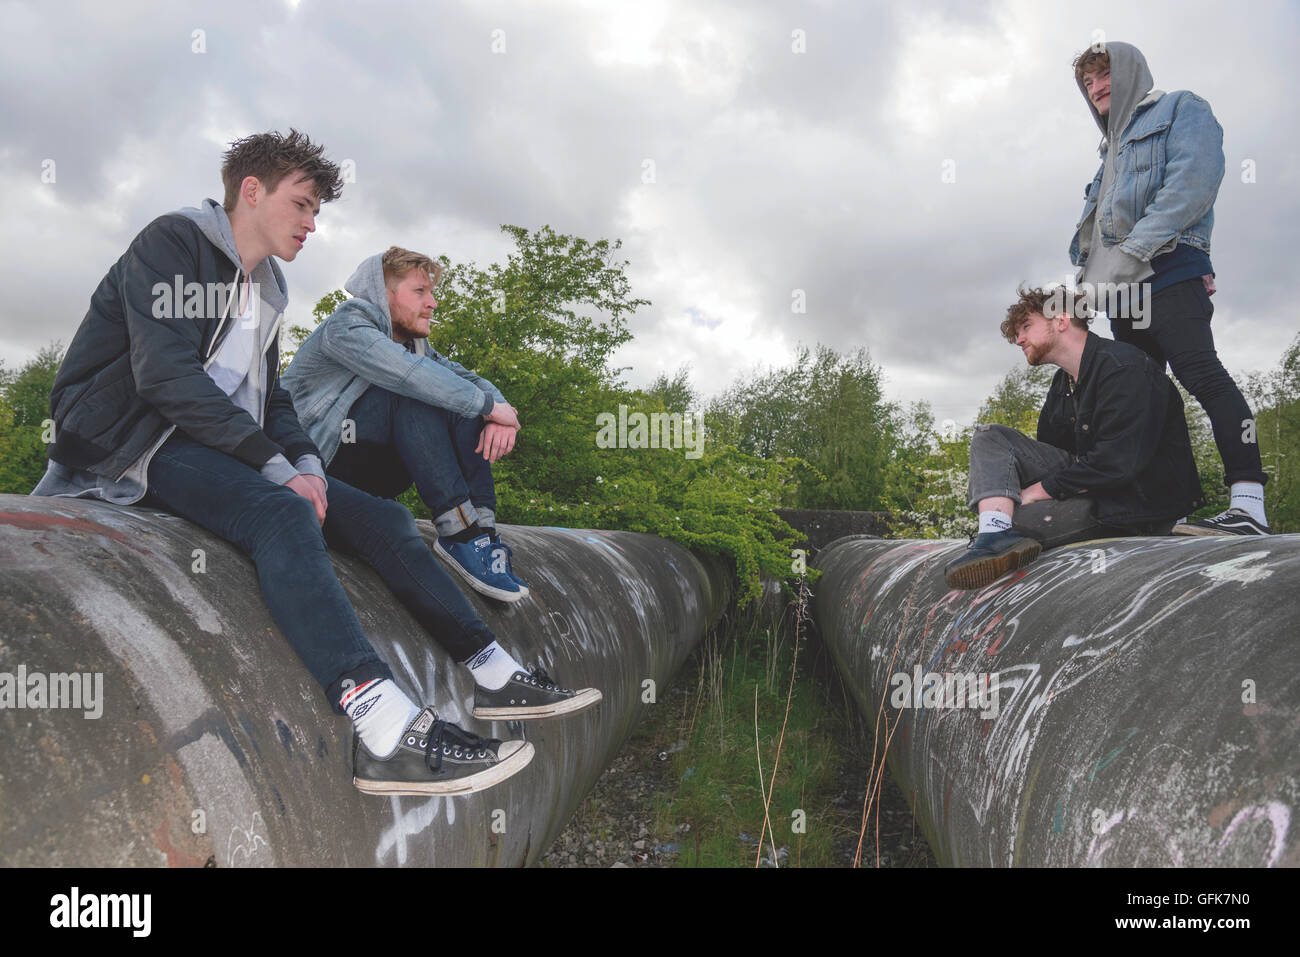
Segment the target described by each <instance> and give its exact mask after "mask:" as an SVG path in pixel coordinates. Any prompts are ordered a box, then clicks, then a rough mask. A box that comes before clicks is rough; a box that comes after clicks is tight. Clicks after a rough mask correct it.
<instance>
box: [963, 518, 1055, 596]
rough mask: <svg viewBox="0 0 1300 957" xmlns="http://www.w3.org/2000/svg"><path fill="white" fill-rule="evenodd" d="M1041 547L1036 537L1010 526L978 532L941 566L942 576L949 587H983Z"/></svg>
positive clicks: (1025, 561) (1019, 565)
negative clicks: (1023, 533) (955, 556)
mask: <svg viewBox="0 0 1300 957" xmlns="http://www.w3.org/2000/svg"><path fill="white" fill-rule="evenodd" d="M1042 550H1043V546H1042V545H1041V544H1040V543H1039V542H1038V541H1037V540H1036V539H1033V538H1029V537H1028V536H1027V535H1021V534H1020V533H1019V532H1017V531H1014V530H1012V529H1007V530H1006V531H1002V532H981V533H980V534H979V535H976V536H974V537H973V538H972V539H971V540H970V545H968V546H967V547H966V551H964V552H962V553H961V555H959V556H958V557H957V558H954V559H953V560H952V561H950V562H949V563H948V564H947V565H945V566H944V569H943V580H944V581H945V582H946V583H947V585H948V587H949V588H984V587H985V586H986V585H992V584H993V583H994V582H995V581H997V580H998V579H999V578H1001V577H1002V576H1003V575H1005V574H1006V573H1007V572H1012V571H1015V570H1016V569H1017V568H1024V567H1025V566H1026V565H1028V564H1029V563H1030V562H1032V561H1033V560H1034V559H1035V558H1037V557H1038V553H1039V552H1041V551H1042Z"/></svg>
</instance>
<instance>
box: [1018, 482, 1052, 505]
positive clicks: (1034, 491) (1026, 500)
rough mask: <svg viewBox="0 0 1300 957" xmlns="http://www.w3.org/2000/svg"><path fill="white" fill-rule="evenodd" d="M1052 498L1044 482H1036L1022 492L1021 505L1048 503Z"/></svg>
mask: <svg viewBox="0 0 1300 957" xmlns="http://www.w3.org/2000/svg"><path fill="white" fill-rule="evenodd" d="M1051 497H1052V496H1050V495H1048V494H1047V491H1046V490H1045V489H1044V488H1043V483H1042V482H1035V483H1034V484H1033V485H1031V486H1029V488H1022V489H1021V490H1020V504H1021V505H1032V504H1033V503H1034V502H1046V501H1047V500H1048V499H1049V498H1051Z"/></svg>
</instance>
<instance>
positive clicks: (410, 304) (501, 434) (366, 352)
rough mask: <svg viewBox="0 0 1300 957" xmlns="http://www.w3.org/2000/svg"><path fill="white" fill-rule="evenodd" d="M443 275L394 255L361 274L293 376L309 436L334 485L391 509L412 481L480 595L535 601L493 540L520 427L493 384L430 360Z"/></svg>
mask: <svg viewBox="0 0 1300 957" xmlns="http://www.w3.org/2000/svg"><path fill="white" fill-rule="evenodd" d="M441 276H442V266H441V264H439V263H437V262H436V261H434V260H433V259H432V258H431V257H429V256H425V255H423V254H422V253H415V252H411V251H409V250H406V249H401V248H399V247H397V246H393V247H392V248H390V249H389V250H388V251H387V252H385V253H383V254H382V255H374V256H371V257H370V258H368V259H366V260H365V261H364V262H362V263H361V265H360V266H358V267H357V269H356V272H354V273H353V274H352V276H351V278H349V279H348V281H347V282H346V283H345V284H344V288H345V289H346V290H347V291H348V292H350V293H351V294H352V296H353V298H351V299H349V300H347V301H346V302H344V303H343V304H342V305H340V306H339V307H338V309H336V310H335V311H334V313H333V314H332V315H331V316H330V317H329V318H327V319H326V320H325V321H324V322H322V323H321V324H320V327H319V328H317V329H316V330H315V331H314V332H313V333H312V334H311V336H309V337H308V338H307V340H306V341H305V342H304V343H303V344H302V346H301V348H299V350H298V352H297V354H296V355H295V356H294V358H293V362H291V363H290V364H289V368H288V369H287V370H286V371H285V375H284V382H285V387H286V388H287V389H288V390H289V392H290V394H291V395H292V396H293V400H294V404H295V405H296V406H297V408H298V412H299V414H300V416H301V417H302V424H303V427H304V428H305V429H306V430H307V432H308V434H310V435H311V436H312V437H313V439H314V440H315V441H316V442H317V443H318V444H319V446H320V449H321V454H322V456H323V457H324V460H325V463H326V466H327V468H328V470H329V473H330V474H331V475H337V476H339V478H341V479H343V480H344V481H345V482H348V483H349V484H351V485H355V486H356V487H357V488H362V489H365V490H367V491H369V492H371V493H372V494H374V495H380V496H383V497H385V498H391V497H394V496H396V495H399V494H400V493H402V492H404V491H405V490H406V489H408V488H409V487H410V486H411V483H412V481H414V483H415V487H416V489H417V490H418V492H419V494H420V498H421V499H422V500H423V501H424V503H425V504H426V505H428V506H429V508H430V509H431V510H432V512H433V524H434V528H435V530H436V531H437V532H438V542H437V544H436V545H435V546H434V551H435V552H436V553H437V554H438V556H439V557H440V558H442V559H443V560H444V561H445V562H446V563H447V565H448V566H449V567H450V568H451V569H452V570H453V571H454V572H456V573H457V574H458V575H460V577H461V578H463V579H464V580H465V582H466V583H467V584H468V585H469V586H470V587H471V588H473V589H475V590H476V591H478V592H480V593H482V594H484V595H488V596H489V597H492V598H496V599H498V600H500V601H506V602H514V601H518V600H519V599H521V598H525V597H527V596H528V587H527V585H525V584H524V582H523V581H522V580H520V579H519V578H517V577H515V575H514V572H513V570H512V569H511V567H510V548H509V546H508V545H506V544H505V543H504V542H502V541H501V540H500V538H499V537H498V536H497V533H496V490H495V486H494V484H493V481H492V463H493V462H496V461H497V460H498V459H499V458H500V457H501V456H503V455H506V454H508V453H509V452H510V451H511V450H512V449H513V448H514V444H515V435H516V433H517V432H518V431H519V419H518V416H517V415H516V413H515V410H514V408H513V407H512V406H510V405H509V404H508V403H507V402H506V400H505V397H504V396H502V394H501V391H500V390H499V389H498V388H497V387H496V386H494V385H493V384H492V383H491V382H489V381H488V380H487V379H484V378H482V377H480V376H478V375H475V374H474V373H473V372H470V371H469V370H467V369H465V368H464V367H463V366H461V365H460V364H459V363H456V362H452V361H451V360H450V359H447V358H446V357H444V356H441V355H439V354H438V353H437V352H434V351H433V349H431V348H430V347H429V343H428V335H429V326H430V324H431V322H432V317H433V311H434V310H435V309H436V308H437V306H438V303H437V301H436V300H435V299H434V298H433V290H434V288H435V287H436V286H437V284H438V281H439V279H440V278H441Z"/></svg>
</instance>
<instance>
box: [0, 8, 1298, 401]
mask: <svg viewBox="0 0 1300 957" xmlns="http://www.w3.org/2000/svg"><path fill="white" fill-rule="evenodd" d="M0 25H2V26H3V33H4V36H5V37H6V41H7V42H6V49H5V55H4V57H3V59H2V60H0V209H2V210H3V214H2V215H0V254H2V255H3V260H2V264H0V275H2V276H3V278H4V280H5V282H4V286H5V289H6V292H7V295H6V297H5V300H6V301H5V304H4V307H3V309H2V310H0V359H3V360H4V363H5V365H6V366H7V367H9V368H13V367H14V366H16V365H20V364H21V363H22V362H23V361H25V360H26V359H28V358H30V357H31V356H32V355H33V354H34V353H35V351H36V350H37V349H39V348H40V347H41V346H42V345H45V344H47V343H49V342H50V341H52V340H55V339H60V340H62V341H63V342H64V343H65V344H66V343H67V342H68V341H70V340H71V338H72V335H73V333H74V332H75V331H76V328H77V325H78V323H79V322H80V320H81V317H82V316H83V315H84V313H85V309H86V304H87V301H88V299H89V296H90V294H91V292H92V291H93V289H94V287H95V285H96V284H97V283H98V281H99V279H100V278H101V277H102V276H103V274H104V272H105V271H106V270H107V269H108V267H109V266H110V265H112V263H113V262H114V261H115V260H116V259H117V258H118V256H119V255H121V253H122V251H123V250H124V249H125V247H126V245H127V244H128V243H129V242H130V240H131V238H132V237H133V236H134V235H135V234H136V233H137V232H138V231H139V230H140V229H141V228H143V226H144V225H145V224H146V223H148V222H149V220H151V219H152V218H153V217H155V216H157V215H159V214H160V213H163V212H167V211H170V210H173V209H176V208H179V207H181V206H192V205H196V204H197V203H198V202H199V201H200V200H201V199H202V198H204V197H206V196H213V197H218V198H219V197H220V177H219V167H220V161H221V153H222V151H223V149H224V148H225V146H226V144H227V143H228V142H229V141H230V140H232V139H234V138H236V137H238V136H242V135H245V134H247V133H250V132H256V131H262V130H267V129H280V130H287V129H288V128H289V127H291V126H293V127H297V128H299V129H301V130H304V131H306V132H308V133H309V134H310V135H311V136H312V137H313V138H314V139H316V140H318V141H320V142H322V143H324V144H325V145H326V147H327V149H328V151H329V155H331V157H332V158H334V159H336V160H344V159H350V160H352V161H353V163H354V164H355V170H356V180H355V182H354V183H352V184H350V185H348V186H347V187H346V188H345V191H344V194H343V197H342V198H341V199H340V200H339V201H337V202H335V203H332V204H329V205H327V206H326V207H325V208H324V210H323V212H322V214H321V216H320V218H319V220H318V231H317V233H316V234H315V235H313V236H312V237H311V238H310V239H309V240H308V243H307V246H306V248H305V250H304V251H303V253H302V254H300V255H299V257H298V259H297V261H295V262H293V263H291V264H288V265H287V266H286V269H285V272H286V275H287V277H288V280H289V285H290V296H291V306H290V311H289V319H290V321H297V322H300V323H301V322H305V321H306V320H307V318H308V316H309V314H310V308H311V305H312V303H313V302H314V301H315V300H316V299H317V298H318V297H319V296H320V295H322V294H323V293H325V292H327V291H328V290H330V289H332V288H336V287H338V286H340V285H341V284H342V281H343V280H344V279H345V278H346V277H347V275H348V274H349V273H350V272H351V270H352V269H353V267H354V266H355V265H356V264H357V263H358V262H359V261H360V260H361V259H363V258H364V257H366V256H367V255H370V254H372V253H375V252H379V251H381V250H383V249H384V248H386V247H387V246H389V245H391V244H394V243H396V244H398V245H404V246H408V247H411V248H415V249H419V250H422V251H426V252H429V253H433V254H440V253H445V254H446V255H448V256H449V257H451V258H452V259H453V260H454V261H455V260H462V259H470V260H474V261H477V262H480V263H487V262H489V261H492V260H495V259H500V258H503V257H504V255H505V253H506V252H507V250H508V244H507V243H506V242H505V241H504V240H503V237H502V235H501V234H500V232H499V230H498V226H499V225H500V224H502V223H510V224H517V225H522V226H526V227H530V228H535V227H539V226H541V225H543V224H550V225H551V226H552V227H554V228H555V229H556V230H558V231H560V232H565V233H573V234H577V235H580V236H583V237H586V238H589V239H597V238H608V239H616V238H617V239H622V240H623V244H624V245H623V250H622V251H623V253H624V254H625V256H626V258H627V259H628V260H629V261H630V263H631V265H630V267H629V274H630V276H631V278H632V281H633V289H634V292H635V294H636V295H638V296H641V297H643V298H647V299H650V300H652V301H653V305H652V306H650V307H646V308H644V309H642V310H641V311H640V312H639V313H638V314H637V316H636V317H635V319H634V320H633V322H632V330H633V332H634V333H635V335H636V339H635V341H634V342H633V343H632V344H630V345H629V346H628V347H626V348H625V350H624V351H623V353H622V354H621V356H620V359H621V361H622V364H625V365H630V366H632V369H631V371H630V373H629V374H628V379H629V381H630V382H631V383H632V384H633V385H644V384H647V383H648V382H649V381H650V380H651V379H653V378H654V377H655V376H656V375H657V374H658V373H660V372H665V371H666V372H672V371H673V370H675V369H676V368H677V367H679V366H680V365H681V364H683V363H689V364H690V366H691V368H692V372H693V379H694V382H695V384H696V386H697V387H698V388H699V389H700V390H701V391H702V392H704V393H705V394H706V395H707V394H711V393H713V392H716V391H718V390H719V389H721V388H722V387H724V386H725V385H726V384H727V383H729V382H730V381H731V380H732V379H733V378H734V377H735V376H737V375H738V374H742V373H746V372H749V371H751V370H753V369H754V368H755V367H756V365H759V364H781V363H785V362H788V361H789V360H790V358H791V356H792V355H793V352H794V350H795V348H796V346H797V345H798V344H799V343H801V342H802V343H807V344H813V343H817V342H824V343H827V344H830V345H833V346H835V347H836V348H839V349H850V348H853V347H857V346H866V347H868V348H869V349H870V350H871V354H872V357H873V358H874V359H875V360H876V361H877V362H878V363H880V364H881V365H882V366H883V367H884V370H885V373H886V376H887V391H888V394H889V396H890V397H892V398H894V399H898V400H900V401H912V400H918V399H925V400H928V401H929V402H930V403H931V405H932V406H933V408H934V411H935V414H936V417H937V418H938V419H940V420H942V419H945V418H952V419H954V420H956V421H959V422H965V421H968V420H969V419H970V418H971V417H973V415H974V413H975V410H976V408H977V406H978V405H979V403H980V401H981V400H982V399H983V398H984V397H985V396H986V395H987V394H988V392H989V391H990V390H991V388H992V387H993V385H994V384H995V383H996V382H997V380H998V379H999V378H1000V377H1001V376H1002V375H1003V374H1004V373H1005V372H1006V371H1007V370H1009V369H1010V368H1012V367H1013V366H1014V365H1015V364H1016V363H1017V362H1019V361H1020V356H1019V353H1018V352H1017V351H1015V350H1013V349H1012V348H1011V347H1009V346H1007V345H1006V344H1005V343H1004V342H1002V341H1001V339H1000V338H999V337H998V333H997V325H998V323H999V321H1000V320H1001V318H1002V314H1003V312H1004V310H1005V308H1006V305H1007V304H1008V303H1009V302H1010V301H1011V300H1012V299H1014V288H1015V286H1016V284H1017V283H1018V282H1019V281H1021V280H1023V279H1028V280H1033V281H1035V282H1040V283H1041V282H1049V281H1058V282H1059V281H1061V280H1062V279H1064V278H1065V276H1066V275H1067V272H1068V270H1069V263H1068V258H1067V255H1066V252H1067V247H1068V244H1069V239H1070V235H1071V233H1072V231H1073V227H1074V223H1075V221H1076V218H1077V216H1078V213H1079V211H1080V209H1081V206H1082V192H1083V187H1084V186H1085V185H1086V184H1087V183H1088V182H1089V181H1090V180H1091V179H1092V176H1093V174H1094V172H1095V170H1096V168H1097V162H1098V161H1097V153H1096V146H1097V142H1098V138H1099V137H1098V131H1097V129H1096V126H1095V125H1094V124H1093V121H1092V119H1091V117H1090V116H1089V114H1088V111H1087V108H1086V105H1085V104H1084V102H1083V99H1082V98H1081V96H1080V95H1079V92H1078V90H1077V88H1076V86H1075V84H1074V80H1073V77H1072V74H1071V72H1070V68H1069V64H1070V60H1071V59H1072V57H1073V56H1074V55H1075V54H1076V53H1078V52H1079V51H1080V50H1082V49H1083V48H1085V47H1086V46H1087V45H1088V44H1089V43H1091V42H1092V41H1093V39H1094V37H1095V36H1098V35H1099V34H1097V33H1096V31H1102V32H1101V34H1100V36H1102V37H1104V38H1105V39H1109V40H1125V41H1128V42H1131V43H1134V44H1136V45H1137V46H1138V47H1139V48H1140V49H1141V50H1142V51H1143V52H1144V53H1145V54H1146V56H1147V60H1148V62H1149V64H1150V66H1151V71H1152V73H1153V75H1154V77H1155V81H1156V85H1157V87H1159V88H1161V89H1165V90H1177V89H1191V90H1194V91H1195V92H1197V93H1199V94H1200V95H1201V96H1203V97H1205V98H1206V99H1207V100H1209V102H1210V104H1211V106H1212V107H1213V109H1214V112H1215V115H1216V116H1217V117H1218V119H1219V122H1220V123H1221V124H1222V125H1223V127H1224V131H1225V134H1224V151H1225V154H1226V156H1227V175H1226V177H1225V179H1224V182H1223V185H1222V187H1221V189H1220V193H1219V200H1218V204H1217V206H1216V208H1215V215H1216V222H1215V229H1214V239H1213V259H1214V264H1215V268H1216V270H1217V273H1218V287H1219V291H1218V293H1217V295H1216V296H1215V297H1214V303H1215V308H1216V314H1215V318H1214V328H1215V336H1216V340H1217V342H1218V345H1219V350H1220V355H1221V356H1222V357H1223V359H1224V362H1225V364H1226V365H1227V366H1228V368H1229V369H1230V370H1233V371H1234V372H1245V371H1248V370H1263V369H1267V368H1271V367H1272V366H1273V365H1275V364H1276V361H1277V357H1278V355H1279V353H1280V352H1281V350H1282V349H1283V348H1285V346H1286V345H1287V344H1288V343H1289V342H1290V341H1291V339H1292V338H1293V337H1294V336H1295V334H1296V332H1297V331H1300V320H1298V318H1297V305H1296V300H1297V297H1296V295H1295V291H1294V290H1292V289H1291V288H1290V287H1289V285H1288V281H1287V280H1286V278H1285V277H1286V276H1288V275H1291V276H1294V275H1296V272H1297V269H1296V264H1295V260H1296V255H1297V251H1296V245H1297V242H1296V241H1297V239H1300V227H1298V226H1297V222H1300V215H1298V214H1300V135H1298V133H1300V130H1298V129H1297V127H1298V125H1300V123H1298V121H1297V116H1298V115H1300V110H1298V109H1297V105H1296V97H1295V93H1296V91H1297V89H1300V80H1297V78H1296V72H1295V71H1296V67H1295V64H1296V63H1297V62H1300V5H1298V4H1297V3H1295V2H1281V0H1279V2H1252V3H1250V4H1226V3H1206V2H1185V0H1184V2H1170V3H1164V2H1140V3H1136V4H1134V3H1129V2H1124V3H1110V2H1093V3H1088V4H1084V3H1078V2H1070V3H1064V2H1044V0H991V2H982V3H981V2H973V3H965V2H963V3H941V2H893V0H871V2H862V0H858V2H848V0H844V2H829V0H828V2H812V0H810V2H770V3H759V2H753V0H725V2H723V0H693V2H687V0H680V2H658V0H636V2H595V0H527V2H524V0H517V2H483V0H474V2H463V3H454V2H446V3H427V2H422V3H414V2H412V3H374V4H357V3H350V2H342V0H339V2H325V0H300V2H283V0H270V2H258V3H252V2H238V0H224V2H221V3H198V2H195V3H188V4H187V3H166V4H163V3H150V4H146V3H131V2H114V3H111V4H105V3H62V2H40V3H35V2H33V3H14V2H0ZM1211 41H1212V42H1211ZM51 160H52V161H53V165H52V166H51V164H50V163H49V161H51ZM1248 162H1249V163H1250V165H1251V166H1252V167H1253V170H1254V182H1243V175H1242V170H1243V164H1247V163H1248ZM50 170H53V173H54V176H53V179H54V181H53V182H45V181H43V180H48V179H50V178H51V177H50V175H49V171H50ZM43 171H44V172H45V175H44V176H43V175H42V174H43ZM945 172H946V173H948V174H949V175H947V176H946V177H945ZM945 178H946V179H949V180H951V181H950V182H945V181H944V180H945ZM1247 178H1249V177H1247ZM796 290H802V291H803V296H804V297H805V298H806V312H804V313H796V312H794V311H792V303H793V302H794V299H795V297H796ZM525 414H526V413H525Z"/></svg>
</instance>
